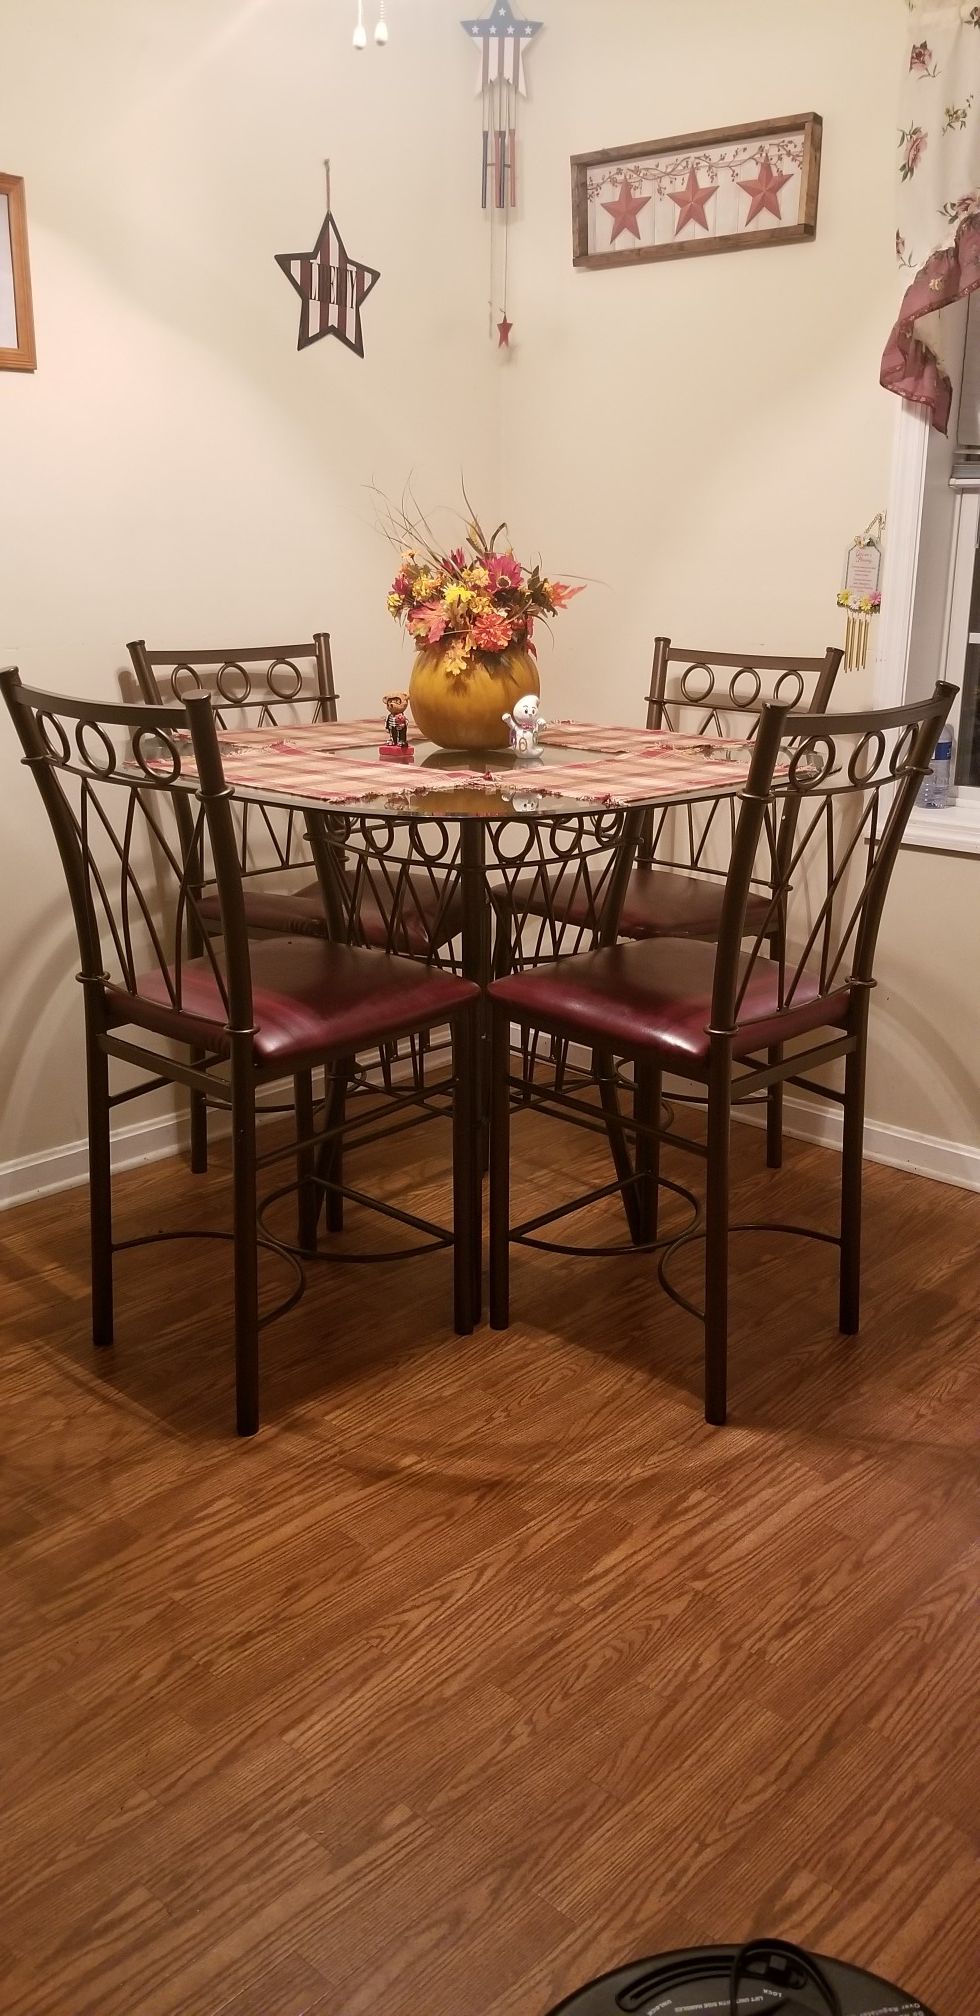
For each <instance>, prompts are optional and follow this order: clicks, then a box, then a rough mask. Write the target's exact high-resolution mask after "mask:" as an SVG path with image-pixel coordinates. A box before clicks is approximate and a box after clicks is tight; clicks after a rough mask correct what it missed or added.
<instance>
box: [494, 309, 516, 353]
mask: <svg viewBox="0 0 980 2016" xmlns="http://www.w3.org/2000/svg"><path fill="white" fill-rule="evenodd" d="M513 327H514V324H513V322H508V320H507V316H506V313H505V314H504V315H503V317H502V319H501V320H500V321H499V322H498V323H497V349H498V350H509V349H510V332H511V330H512V329H513Z"/></svg>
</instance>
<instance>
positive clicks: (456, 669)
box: [442, 637, 472, 679]
mask: <svg viewBox="0 0 980 2016" xmlns="http://www.w3.org/2000/svg"><path fill="white" fill-rule="evenodd" d="M471 649H472V646H471V643H470V640H469V638H468V637H454V638H453V641H452V643H451V644H450V645H449V647H448V649H447V651H446V655H445V657H444V659H443V661H442V669H443V671H444V672H445V674H446V677H447V679H462V678H463V676H464V674H465V673H466V672H467V671H468V670H469V663H470V651H471Z"/></svg>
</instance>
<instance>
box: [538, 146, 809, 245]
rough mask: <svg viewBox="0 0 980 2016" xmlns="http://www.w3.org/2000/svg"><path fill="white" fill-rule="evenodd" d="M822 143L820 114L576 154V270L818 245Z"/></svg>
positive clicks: (573, 219) (574, 198) (573, 171)
mask: <svg viewBox="0 0 980 2016" xmlns="http://www.w3.org/2000/svg"><path fill="white" fill-rule="evenodd" d="M822 136H823V120H822V119H821V118H820V115H819V113H817V112H800V113H797V114H795V115H793V116H791V117H787V118H782V119H760V120H756V121H754V122H753V123H752V124H751V125H748V126H724V127H719V128H718V129H716V130H714V131H708V132H704V133H675V134H672V135H670V136H669V137H668V138H667V139H665V140H648V141H646V142H643V143H641V144H640V145H639V146H635V147H602V148H599V149H598V150H597V152H595V153H592V154H573V156H572V163H571V167H572V257H573V264H574V265H576V266H591V267H594V268H596V269H597V270H598V269H600V268H608V267H611V266H640V265H645V264H647V263H648V262H650V261H652V260H655V259H688V258H696V257H698V256H699V255H701V254H703V253H706V252H746V251H750V250H752V249H753V248H758V247H760V246H765V245H793V244H798V243H800V241H801V240H804V239H808V238H815V237H816V232H817V204H818V201H819V194H820V149H821V141H822ZM617 185H618V187H617ZM771 219H774V220H775V221H774V222H772V221H770V220H771Z"/></svg>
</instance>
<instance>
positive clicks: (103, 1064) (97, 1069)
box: [86, 1028, 113, 1350]
mask: <svg viewBox="0 0 980 2016" xmlns="http://www.w3.org/2000/svg"><path fill="white" fill-rule="evenodd" d="M86 1049H87V1079H88V1182H89V1229H90V1238H91V1253H92V1342H93V1344H95V1345H97V1346H98V1347H99V1349H100V1350H102V1349H105V1348H106V1346H108V1345H110V1344H111V1343H112V1341H113V1307H112V1165H111V1160H110V1150H111V1140H110V1134H109V1059H108V1057H107V1056H106V1055H105V1052H104V1051H103V1050H100V1048H99V1045H98V1036H97V1032H96V1031H95V1030H94V1029H92V1028H88V1029H87V1031H86Z"/></svg>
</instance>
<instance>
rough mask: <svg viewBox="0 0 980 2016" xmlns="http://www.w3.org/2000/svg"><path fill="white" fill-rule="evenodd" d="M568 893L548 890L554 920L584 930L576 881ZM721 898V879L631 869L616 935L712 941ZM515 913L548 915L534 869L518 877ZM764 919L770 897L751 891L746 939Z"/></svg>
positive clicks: (584, 907)
mask: <svg viewBox="0 0 980 2016" xmlns="http://www.w3.org/2000/svg"><path fill="white" fill-rule="evenodd" d="M566 879H567V884H568V886H567V889H563V888H562V885H561V883H560V882H559V883H558V884H557V885H554V886H553V895H552V901H553V904H554V910H555V915H556V917H557V919H558V920H559V921H561V922H563V923H567V924H569V925H571V926H572V927H573V928H578V929H583V928H587V927H588V925H589V923H590V921H591V920H590V917H589V904H588V897H587V894H586V891H585V890H584V889H583V887H582V884H581V881H579V882H578V883H577V884H575V886H573V883H572V878H571V877H570V876H569V877H567V878H566ZM724 897H725V879H724V876H722V875H717V876H715V875H687V874H685V873H684V872H683V871H682V870H680V869H674V868H658V867H656V866H655V865H654V866H652V867H644V868H634V870H633V873H632V875H631V876H630V880H629V886H628V888H627V891H626V897H625V901H624V903H623V912H622V917H621V920H620V926H619V933H620V937H621V938H705V939H709V940H715V939H717V937H718V932H719V929H720V926H721V908H722V903H723V902H724ZM514 909H515V910H516V912H517V914H518V915H519V916H520V915H530V916H532V917H539V916H541V915H542V914H543V915H548V914H549V904H548V901H547V898H546V896H545V893H544V891H543V889H542V871H541V870H540V869H534V870H532V871H531V872H530V873H529V874H527V875H523V876H521V877H520V878H519V880H518V882H517V884H516V888H515V894H514ZM768 919H769V898H768V896H767V895H765V894H764V893H763V892H761V891H758V890H753V891H751V892H750V895H749V900H748V905H747V907H746V912H745V930H746V936H749V937H753V938H754V937H756V936H757V935H758V933H759V932H760V931H761V930H763V929H764V927H765V925H766V923H767V921H768Z"/></svg>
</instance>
